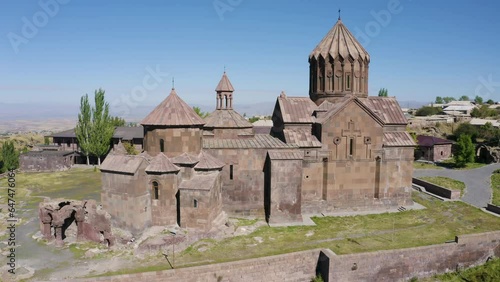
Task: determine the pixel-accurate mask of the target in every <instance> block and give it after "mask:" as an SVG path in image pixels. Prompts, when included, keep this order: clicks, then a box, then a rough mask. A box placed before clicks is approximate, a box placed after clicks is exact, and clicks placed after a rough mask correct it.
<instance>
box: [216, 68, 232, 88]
mask: <svg viewBox="0 0 500 282" xmlns="http://www.w3.org/2000/svg"><path fill="white" fill-rule="evenodd" d="M215 91H217V92H233V91H234V88H233V85H232V84H231V81H229V78H228V77H227V75H226V72H224V74H223V75H222V78H221V79H220V81H219V84H217V87H216V88H215Z"/></svg>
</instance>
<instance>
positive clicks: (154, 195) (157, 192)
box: [153, 181, 159, 200]
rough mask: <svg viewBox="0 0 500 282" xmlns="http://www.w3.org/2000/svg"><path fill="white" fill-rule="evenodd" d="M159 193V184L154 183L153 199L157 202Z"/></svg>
mask: <svg viewBox="0 0 500 282" xmlns="http://www.w3.org/2000/svg"><path fill="white" fill-rule="evenodd" d="M158 196H159V191H158V182H156V181H153V197H154V199H155V200H158V198H159V197H158Z"/></svg>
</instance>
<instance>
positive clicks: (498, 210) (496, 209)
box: [486, 204, 500, 214]
mask: <svg viewBox="0 0 500 282" xmlns="http://www.w3.org/2000/svg"><path fill="white" fill-rule="evenodd" d="M486 210H487V211H490V212H494V213H496V214H500V207H499V206H495V205H492V204H488V205H487V206H486Z"/></svg>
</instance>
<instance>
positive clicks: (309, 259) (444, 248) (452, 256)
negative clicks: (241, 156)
mask: <svg viewBox="0 0 500 282" xmlns="http://www.w3.org/2000/svg"><path fill="white" fill-rule="evenodd" d="M492 256H496V257H499V256H500V231H495V232H488V233H481V234H471V235H462V236H457V237H456V238H455V242H452V243H445V244H439V245H432V246H424V247H416V248H407V249H399V250H389V251H377V252H369V253H358V254H349V255H336V254H335V253H333V252H332V251H331V250H328V249H325V250H319V249H316V250H309V251H303V252H296V253H290V254H284V255H278V256H270V257H263V258H257V259H249V260H242V261H235V262H228V263H221V264H212V265H204V266H196V267H189V268H180V269H175V270H165V271H156V272H147V273H139V274H129V275H119V276H112V277H102V278H90V279H83V280H80V281H125V282H127V281H131V282H132V281H134V282H135V281H153V282H154V281H166V282H169V281H214V282H215V281H218V282H219V281H310V280H311V279H312V278H313V277H315V276H316V274H317V273H320V274H321V276H322V277H323V279H324V281H325V282H328V281H401V280H409V279H411V278H413V277H426V276H431V275H434V274H437V273H444V272H450V271H455V270H456V269H457V268H459V269H461V268H464V267H471V266H476V265H479V264H483V263H485V262H486V260H487V259H488V258H489V257H492Z"/></svg>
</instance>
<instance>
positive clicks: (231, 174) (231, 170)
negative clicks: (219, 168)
mask: <svg viewBox="0 0 500 282" xmlns="http://www.w3.org/2000/svg"><path fill="white" fill-rule="evenodd" d="M229 179H231V180H233V165H230V166H229Z"/></svg>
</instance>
